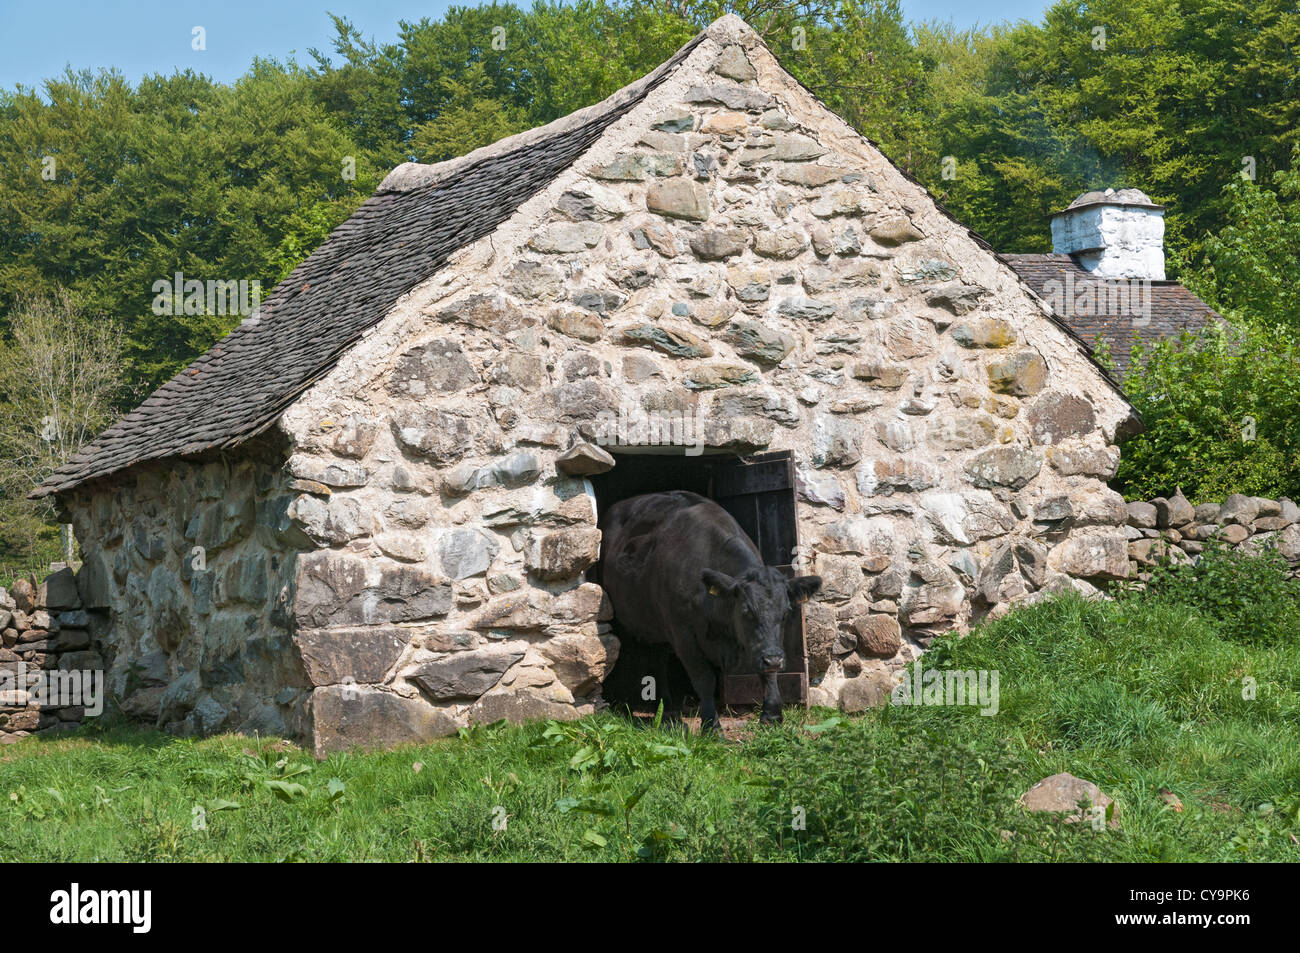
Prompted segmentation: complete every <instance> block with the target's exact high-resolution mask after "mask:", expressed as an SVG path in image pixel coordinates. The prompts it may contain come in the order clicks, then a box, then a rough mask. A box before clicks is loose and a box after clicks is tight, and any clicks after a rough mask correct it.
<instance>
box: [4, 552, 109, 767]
mask: <svg viewBox="0 0 1300 953" xmlns="http://www.w3.org/2000/svg"><path fill="white" fill-rule="evenodd" d="M88 625H89V617H88V614H87V613H86V610H85V609H84V608H83V607H82V605H81V597H80V595H79V594H78V592H77V583H76V578H75V576H74V574H73V571H72V570H71V569H67V568H64V569H60V570H58V571H57V572H55V573H53V574H51V575H50V576H49V577H48V578H47V579H46V580H45V581H44V582H42V583H40V584H39V585H36V584H33V583H32V582H31V581H30V580H28V579H19V580H17V581H16V582H14V584H13V585H12V586H10V587H9V589H8V590H7V591H6V590H4V589H0V744H11V743H13V742H15V741H18V740H19V739H22V738H26V737H28V736H29V735H51V734H57V733H59V732H63V731H69V730H71V729H74V728H77V727H79V726H80V724H81V721H82V719H83V718H84V717H85V715H86V713H87V709H88V708H89V710H90V714H91V715H95V714H98V713H99V712H100V711H101V710H102V702H103V699H104V695H103V691H102V676H103V664H104V663H103V659H102V658H101V657H100V655H99V653H98V652H97V651H96V650H95V649H94V648H92V647H91V644H90V632H89V631H88ZM96 673H98V676H99V679H100V688H99V690H98V691H96V690H95V686H94V684H93V683H91V682H88V681H86V680H85V679H84V678H83V676H89V677H90V678H91V679H93V678H95V676H96ZM65 688H66V691H65ZM87 689H89V690H87Z"/></svg>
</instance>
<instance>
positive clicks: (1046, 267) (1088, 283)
mask: <svg viewBox="0 0 1300 953" xmlns="http://www.w3.org/2000/svg"><path fill="white" fill-rule="evenodd" d="M1001 258H1002V260H1003V261H1005V262H1006V263H1007V264H1008V265H1010V266H1011V267H1012V268H1013V269H1015V271H1016V274H1018V275H1019V276H1020V277H1021V279H1022V280H1023V281H1024V282H1025V284H1027V285H1029V287H1030V288H1032V289H1033V290H1034V293H1035V294H1037V295H1038V296H1039V297H1040V298H1042V299H1043V300H1044V301H1047V302H1048V304H1051V305H1052V310H1053V311H1055V312H1056V313H1057V315H1058V317H1059V318H1060V319H1061V321H1063V322H1064V323H1065V324H1066V325H1067V326H1068V327H1069V328H1070V329H1071V330H1072V331H1073V332H1074V333H1075V335H1077V336H1078V337H1080V338H1082V339H1083V341H1084V343H1086V344H1087V345H1088V347H1089V349H1093V348H1095V347H1096V344H1097V339H1098V338H1103V339H1104V340H1105V341H1106V343H1107V344H1108V345H1109V347H1110V354H1111V357H1112V358H1113V359H1114V361H1115V364H1116V365H1117V367H1118V368H1119V370H1120V372H1121V373H1126V372H1127V371H1128V367H1129V359H1130V356H1131V352H1132V349H1133V341H1134V336H1135V335H1136V337H1137V339H1138V340H1140V341H1141V342H1142V343H1143V344H1145V345H1148V346H1149V345H1152V344H1155V343H1156V342H1157V341H1161V340H1163V339H1165V338H1170V337H1177V336H1178V335H1179V334H1181V333H1182V332H1183V331H1191V332H1192V333H1193V334H1195V333H1198V332H1200V331H1201V330H1202V329H1203V328H1204V327H1205V326H1206V325H1207V324H1209V323H1210V322H1218V321H1222V320H1223V318H1222V316H1220V315H1219V313H1218V312H1217V311H1215V310H1214V309H1213V308H1211V307H1210V306H1209V305H1208V304H1206V303H1205V302H1204V301H1202V300H1201V299H1200V298H1198V297H1196V295H1194V294H1192V293H1191V292H1190V291H1188V290H1187V289H1186V288H1184V287H1183V286H1182V285H1180V284H1179V283H1178V282H1176V281H1152V282H1150V283H1149V284H1148V285H1147V286H1146V287H1147V288H1148V289H1149V294H1148V292H1147V291H1144V290H1142V289H1141V287H1135V286H1133V285H1130V286H1129V287H1130V289H1131V291H1132V294H1133V298H1132V302H1131V306H1130V307H1127V308H1125V307H1124V306H1123V305H1122V304H1119V303H1120V302H1122V301H1123V298H1122V297H1121V296H1120V295H1119V294H1118V292H1120V291H1121V290H1123V287H1122V286H1123V285H1125V284H1128V283H1127V282H1123V281H1115V280H1107V279H1104V278H1095V277H1093V276H1092V274H1090V273H1089V272H1088V271H1086V270H1085V269H1083V268H1081V267H1079V264H1078V263H1077V262H1076V261H1075V260H1074V259H1073V258H1072V257H1071V256H1069V255H1007V254H1003V255H1002V256H1001ZM1053 282H1055V284H1053ZM1071 290H1072V291H1073V296H1074V297H1075V298H1077V296H1078V295H1080V294H1086V295H1087V296H1088V299H1089V300H1090V301H1096V302H1097V303H1098V304H1099V305H1101V307H1100V308H1099V309H1098V310H1099V312H1100V313H1095V314H1089V313H1080V311H1079V310H1078V309H1075V308H1071V307H1068V306H1063V305H1064V304H1068V302H1067V300H1066V299H1068V298H1069V297H1070V296H1071V295H1070V291H1071ZM1054 292H1055V297H1056V300H1055V301H1054V300H1053V296H1054V295H1053V293H1054ZM1094 292H1095V293H1094ZM1117 304H1119V306H1118V307H1116V305H1117ZM1148 305H1149V314H1148V313H1147V312H1148Z"/></svg>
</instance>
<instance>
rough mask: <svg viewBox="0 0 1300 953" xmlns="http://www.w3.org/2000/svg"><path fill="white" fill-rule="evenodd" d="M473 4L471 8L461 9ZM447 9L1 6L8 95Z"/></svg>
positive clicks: (369, 2)
mask: <svg viewBox="0 0 1300 953" xmlns="http://www.w3.org/2000/svg"><path fill="white" fill-rule="evenodd" d="M462 2H464V0H462ZM448 5H449V3H448V0H119V2H113V0H65V2H63V3H53V2H50V0H44V2H42V0H0V88H6V89H12V88H13V86H14V85H15V84H17V83H22V84H23V85H25V86H37V85H39V83H40V82H41V81H42V80H43V79H46V78H48V77H50V76H54V75H57V74H59V73H62V72H63V69H64V67H65V66H68V65H71V66H73V67H74V68H76V69H84V68H87V67H91V68H94V67H101V66H115V67H117V68H118V69H120V70H121V71H122V72H123V73H125V74H126V76H127V77H128V78H129V79H130V80H132V81H135V80H138V79H139V78H140V77H141V76H143V75H145V74H147V73H153V72H161V73H171V72H172V71H173V70H176V69H186V68H193V69H197V70H200V71H201V72H204V73H207V74H208V75H209V76H212V77H214V78H216V79H218V80H221V81H223V82H229V81H230V80H232V79H235V78H236V77H238V76H239V75H240V74H241V73H243V72H244V71H245V70H246V69H247V68H248V66H249V64H250V63H251V62H252V59H253V57H254V56H274V57H277V58H280V59H286V58H288V57H290V56H296V57H297V59H298V60H299V62H304V63H305V62H308V55H307V50H308V49H310V48H311V47H313V46H314V47H317V48H320V49H322V50H327V51H328V50H329V48H330V40H331V38H332V36H333V30H332V27H331V24H330V21H329V18H328V16H326V11H327V10H328V11H329V12H331V13H336V14H339V15H341V16H344V17H347V18H348V19H349V20H351V21H352V22H353V23H355V24H357V26H359V27H360V28H361V29H362V31H363V32H364V33H365V34H366V35H367V36H373V37H375V38H376V39H378V40H380V41H386V40H393V39H396V37H397V22H398V21H399V20H402V19H406V20H418V19H420V18H421V17H426V16H427V17H436V16H438V15H439V14H441V13H442V12H443V11H444V10H446V8H447V7H448ZM1048 5H1049V4H1048V2H1047V0H903V7H904V9H905V10H906V12H907V15H908V17H909V18H911V19H913V20H930V19H941V20H951V21H952V22H954V23H956V24H957V25H959V26H970V25H972V24H974V23H976V22H980V23H989V22H996V21H999V20H1018V19H1031V20H1037V19H1038V18H1039V17H1040V16H1041V14H1042V12H1043V10H1044V9H1046V7H1047V6H1048ZM195 26H201V27H203V28H204V30H205V31H206V34H207V36H206V39H207V49H206V50H205V51H202V52H199V51H196V50H194V49H192V40H193V36H192V30H193V28H194V27H195Z"/></svg>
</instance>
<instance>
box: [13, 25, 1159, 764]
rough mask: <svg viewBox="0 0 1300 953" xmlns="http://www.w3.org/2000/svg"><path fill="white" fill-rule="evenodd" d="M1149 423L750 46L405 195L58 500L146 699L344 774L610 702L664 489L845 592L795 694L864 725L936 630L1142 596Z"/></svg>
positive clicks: (133, 421) (285, 288)
mask: <svg viewBox="0 0 1300 953" xmlns="http://www.w3.org/2000/svg"><path fill="white" fill-rule="evenodd" d="M1135 424H1136V421H1135V418H1134V415H1133V411H1132V409H1131V407H1130V406H1129V405H1128V403H1127V402H1126V401H1125V399H1124V397H1123V396H1122V394H1121V393H1120V392H1119V391H1118V389H1117V388H1116V386H1115V385H1114V383H1113V382H1112V381H1111V380H1110V379H1109V378H1108V377H1107V376H1106V375H1105V374H1104V373H1103V372H1102V371H1101V370H1100V369H1099V368H1098V367H1097V366H1096V365H1095V364H1094V363H1093V361H1092V360H1091V359H1090V357H1089V354H1088V352H1087V350H1086V348H1085V347H1084V346H1083V345H1082V343H1081V342H1080V340H1079V339H1078V338H1077V337H1075V336H1074V335H1073V334H1072V333H1071V332H1070V331H1069V330H1068V328H1067V327H1066V326H1065V325H1063V323H1062V322H1061V321H1060V320H1058V318H1057V317H1056V316H1055V315H1054V314H1053V313H1052V311H1051V309H1050V308H1048V307H1047V306H1046V304H1045V303H1044V302H1043V301H1042V300H1041V299H1040V298H1039V297H1037V296H1036V295H1035V294H1034V293H1033V292H1032V291H1031V290H1030V289H1029V288H1028V287H1027V286H1026V285H1025V284H1024V283H1023V282H1022V280H1021V279H1020V278H1019V277H1018V276H1017V274H1016V272H1015V271H1014V270H1013V269H1012V268H1010V267H1009V266H1008V265H1007V264H1006V263H1005V262H1004V261H1003V260H1002V259H1000V258H999V256H998V255H996V254H995V253H994V252H993V251H992V250H991V249H990V248H989V247H988V245H987V244H985V243H984V242H983V241H981V240H980V239H979V238H978V237H977V236H975V235H973V234H972V233H971V232H970V231H968V230H967V229H966V228H964V227H962V226H961V225H960V224H959V223H957V222H955V221H953V220H952V219H951V218H950V217H949V216H948V215H947V214H946V213H945V212H944V211H943V210H942V209H941V208H939V207H938V206H937V205H936V204H935V202H934V201H933V200H932V199H931V198H930V196H929V195H928V194H927V193H926V191H925V190H924V189H923V188H921V187H920V186H919V185H917V184H916V183H915V182H913V181H911V180H910V179H908V178H907V177H906V176H904V175H903V174H902V173H900V172H899V170H898V169H896V168H894V167H893V166H892V165H891V164H890V163H889V161H888V160H886V159H885V158H884V156H883V155H882V154H881V153H880V152H879V151H878V150H877V149H876V148H875V147H874V146H873V145H872V144H871V143H870V142H869V141H867V140H866V139H864V138H862V137H861V136H860V135H858V134H857V133H856V132H854V130H853V129H852V128H850V127H849V126H848V125H847V124H846V123H845V122H843V121H842V120H841V119H839V118H838V117H837V116H835V115H834V114H833V113H831V112H830V111H829V110H828V109H827V108H826V107H825V106H824V105H823V104H822V103H821V102H819V101H818V99H817V98H816V97H815V96H814V95H812V94H811V93H810V92H809V91H808V90H807V89H805V88H803V87H802V86H801V85H800V84H799V83H798V82H796V81H795V80H794V79H793V78H792V77H791V76H789V75H788V74H787V73H786V72H784V71H783V70H782V68H781V67H780V66H779V65H778V64H777V61H776V59H775V58H774V57H773V56H772V54H771V53H770V52H769V51H768V49H767V48H766V47H765V46H764V45H763V43H762V42H761V41H760V40H759V39H758V37H757V36H756V34H755V33H754V32H753V31H752V30H751V29H750V28H749V27H747V26H746V25H745V24H744V23H742V22H741V21H740V20H738V19H737V18H735V17H733V16H727V17H723V18H722V19H720V20H718V21H717V22H716V23H714V24H713V25H712V26H711V27H709V28H708V29H707V30H705V31H704V32H703V33H701V34H700V35H699V36H697V37H696V38H695V39H694V40H692V41H691V42H690V43H688V44H687V45H686V46H684V47H683V48H682V49H681V50H680V51H679V52H678V53H677V54H676V55H674V56H673V57H672V59H670V60H669V61H668V62H666V63H664V64H663V65H662V66H661V67H660V68H658V69H657V70H655V71H654V72H653V73H651V74H650V75H648V76H646V77H645V78H644V79H642V80H640V81H638V82H636V83H634V84H632V85H630V86H628V87H627V88H625V89H623V90H620V91H619V92H617V93H615V94H614V95H613V96H611V97H610V98H609V99H607V100H605V101H604V102H602V103H599V104H597V105H595V106H592V107H590V108H587V109H584V110H580V111H579V112H576V113H574V114H573V115H571V116H567V117H565V118H563V119H560V120H557V121H556V122H554V123H551V124H550V125H548V126H545V127H542V128H539V129H535V130H532V131H529V132H525V133H522V134H520V135H517V136H514V137H511V138H509V139H505V140H502V141H500V142H498V143H496V144H494V145H492V146H489V147H487V148H484V149H480V150H478V151H476V152H473V153H471V154H469V155H467V156H464V157H462V158H459V159H454V160H451V161H448V162H443V163H439V164H436V165H418V164H405V165H402V166H399V167H398V168H397V169H395V170H394V171H393V172H392V173H391V174H390V175H389V176H388V177H387V179H386V180H385V181H384V182H383V184H382V185H381V186H380V187H379V189H378V191H377V192H376V194H375V195H374V196H373V197H372V198H370V199H369V200H367V201H366V202H365V203H364V204H363V205H362V206H361V207H360V208H359V209H358V210H357V212H356V213H355V214H354V215H353V216H352V217H351V218H350V219H348V221H346V222H345V223H344V224H343V225H341V226H340V227H339V228H338V229H336V230H335V232H334V233H333V234H332V235H331V236H330V237H329V239H328V240H327V241H326V242H325V243H324V244H323V245H322V246H321V247H320V248H319V249H317V250H316V251H315V252H314V253H313V254H312V255H311V256H310V257H309V258H308V259H307V260H306V261H305V262H303V264H302V265H301V266H299V267H298V268H297V269H296V270H295V271H294V272H293V274H292V275H290V276H289V277H288V278H287V279H286V280H285V281H284V282H283V283H282V284H281V285H280V286H279V287H278V288H277V289H276V291H275V293H274V295H273V296H272V297H271V298H270V299H269V300H268V301H267V302H266V303H265V304H264V305H263V307H262V309H261V311H260V313H259V314H258V315H257V316H256V317H255V318H254V319H251V320H248V321H245V322H244V323H243V324H242V325H241V326H240V327H239V328H238V329H237V330H236V331H234V332H233V333H232V334H231V335H230V336H229V337H227V338H226V339H225V340H223V341H221V342H220V343H219V344H218V345H216V346H215V347H214V348H213V349H212V350H211V351H210V352H208V353H207V354H205V355H204V356H203V357H201V358H200V359H199V360H197V361H196V362H195V363H194V364H193V365H191V366H190V367H188V368H187V369H186V370H184V371H183V372H182V373H180V374H179V375H177V376H176V378H174V379H173V380H172V381H170V382H169V383H167V384H166V385H165V386H163V387H162V388H161V389H160V390H159V391H158V392H156V393H155V394H154V395H153V396H151V397H150V398H149V399H148V400H146V401H145V402H144V403H143V404H142V405H141V406H140V407H139V408H137V409H136V410H135V411H133V412H132V413H131V414H129V415H128V416H127V417H125V418H124V419H123V420H122V421H121V422H119V423H118V424H116V425H114V426H113V427H111V428H110V429H109V430H107V431H106V432H105V433H104V434H103V435H102V436H101V437H99V439H97V440H96V441H95V442H94V443H93V444H92V445H90V446H88V447H87V448H86V449H85V450H84V451H82V452H81V453H80V454H78V455H77V456H76V457H75V458H74V459H72V460H71V461H69V463H68V464H67V465H66V466H64V467H63V468H62V469H60V470H59V471H58V472H57V473H56V474H55V475H53V476H52V477H51V478H50V479H49V480H48V481H47V482H46V483H45V484H44V485H43V487H42V488H41V489H40V490H39V491H38V492H39V493H42V494H56V495H57V499H58V502H59V504H60V506H61V508H62V510H63V511H64V512H65V513H66V516H67V519H68V521H69V522H71V523H72V524H73V525H74V527H75V530H76V534H77V538H78V539H79V541H80V544H81V548H82V553H83V558H84V562H83V564H82V566H81V568H80V570H79V572H78V577H77V584H78V590H79V593H80V598H81V602H82V605H83V606H84V607H85V610H86V613H87V615H88V616H89V617H90V631H91V635H92V638H93V640H94V644H95V646H96V647H97V648H98V650H99V651H100V653H101V654H102V656H103V658H104V661H105V665H106V667H107V670H108V684H109V687H110V690H111V693H112V695H113V697H114V698H115V699H116V700H117V703H118V704H119V705H120V707H121V708H122V709H123V710H124V711H126V712H128V713H129V714H131V715H133V716H135V717H138V718H142V719H145V720H148V721H150V722H156V723H157V724H158V725H159V726H160V727H163V728H165V729H167V730H170V731H178V732H185V733H198V734H208V733H212V732H217V731H228V730H238V731H244V732H252V731H260V732H263V733H271V732H274V733H284V734H288V735H290V736H294V737H299V738H301V739H303V740H304V741H306V742H308V743H310V744H313V745H314V747H315V749H316V751H317V752H318V753H324V752H327V751H330V750H335V749H338V748H342V747H347V746H350V745H354V744H368V745H380V744H391V743H397V742H401V741H406V740H414V739H423V738H429V737H433V736H440V735H446V734H450V733H453V732H455V731H456V730H457V729H458V728H459V727H460V726H463V725H466V724H470V723H475V722H492V721H496V720H498V719H501V718H508V719H511V720H521V719H526V718H534V717H548V718H570V717H575V716H577V715H580V714H582V713H585V712H590V711H592V710H594V709H595V708H598V707H600V706H601V705H602V704H604V702H603V700H602V685H603V683H604V682H605V681H606V680H607V679H609V680H610V681H611V684H612V683H613V681H614V679H613V678H612V674H614V673H615V672H616V670H617V669H618V668H619V667H620V663H619V662H618V657H619V653H620V646H619V642H618V638H617V632H618V620H617V619H616V618H613V617H612V612H611V608H610V606H609V604H608V601H607V600H604V599H603V598H602V591H601V589H600V586H599V582H598V580H599V564H598V561H599V558H600V538H601V537H600V530H599V520H600V516H601V511H602V507H605V506H608V505H609V503H610V502H611V501H613V500H615V499H618V498H621V497H624V496H627V495H630V494H633V493H639V492H646V491H648V490H654V489H664V488H668V487H681V488H689V489H695V490H697V491H699V492H701V493H705V494H707V495H710V496H712V497H714V498H716V499H718V500H719V501H720V502H722V503H723V505H725V506H727V507H728V509H730V510H731V511H732V512H733V513H735V514H736V515H737V517H738V518H739V519H740V520H741V522H742V525H744V526H746V528H747V529H748V530H749V531H750V532H751V534H752V535H754V537H755V539H756V541H757V542H758V543H759V545H760V546H761V548H762V551H763V554H764V557H765V559H767V560H768V561H769V562H770V563H772V564H773V565H781V566H789V567H790V571H791V572H816V573H819V574H820V575H821V576H822V577H823V579H824V586H823V589H822V591H821V592H820V594H819V595H818V596H817V597H816V599H815V600H813V601H811V602H809V603H808V604H807V605H806V606H805V607H804V613H803V618H802V624H801V625H798V626H794V627H792V630H791V631H790V632H789V633H788V634H787V637H788V638H789V639H790V640H791V644H792V646H793V647H794V649H795V650H793V651H790V652H788V653H787V654H788V662H787V665H788V669H789V670H788V671H787V672H786V673H785V675H784V676H783V678H782V688H783V692H784V693H785V695H786V697H787V699H789V700H790V701H791V702H795V703H798V702H804V701H806V702H811V703H814V704H825V705H840V706H841V707H843V708H845V709H848V710H860V709H861V708H863V707H865V706H866V705H868V704H872V703H875V702H878V701H879V700H881V699H882V698H883V696H884V694H885V693H886V692H887V691H888V689H889V687H890V686H891V684H892V679H893V677H894V673H895V672H896V671H897V670H898V669H900V668H901V667H902V666H903V665H905V664H906V663H907V662H909V661H910V660H912V659H913V658H915V657H916V655H917V653H918V652H920V651H922V650H923V649H924V648H925V647H926V646H927V645H928V644H929V642H930V640H931V639H932V637H933V636H934V635H935V634H936V633H939V632H943V631H945V630H951V629H957V630H962V629H965V628H966V627H967V626H968V625H969V624H970V623H971V621H972V620H977V619H979V618H981V617H983V616H985V615H987V614H988V613H990V612H994V613H996V612H1000V611H1004V609H1005V607H1006V606H1007V605H1008V604H1010V603H1012V602H1014V601H1016V600H1020V599H1025V598H1032V597H1033V595H1034V594H1035V593H1037V592H1042V591H1052V590H1055V589H1058V588H1061V587H1074V588H1078V589H1081V590H1084V591H1093V587H1094V586H1104V585H1105V584H1106V582H1107V581H1108V580H1113V579H1117V578H1122V577H1125V576H1126V575H1127V574H1128V572H1129V563H1128V559H1127V549H1126V539H1125V537H1124V535H1123V533H1122V532H1121V530H1120V527H1122V526H1123V524H1124V522H1125V518H1126V511H1125V506H1124V503H1123V501H1122V499H1121V498H1120V497H1119V496H1118V495H1117V494H1116V493H1114V492H1112V491H1111V490H1109V489H1108V488H1107V486H1106V480H1107V479H1108V478H1109V477H1110V476H1112V474H1113V472H1114V470H1115V467H1116V464H1117V462H1118V459H1119V451H1118V449H1117V446H1116V444H1117V441H1118V440H1119V439H1120V438H1121V437H1122V436H1123V435H1124V434H1125V433H1126V432H1127V431H1129V430H1131V429H1132V428H1133V427H1134V426H1135ZM631 648H632V647H630V646H628V647H625V649H628V651H627V652H626V653H625V655H624V662H623V663H622V664H623V667H624V668H626V667H627V666H628V665H634V664H639V663H632V662H628V661H627V660H628V659H632V658H634V657H635V653H634V652H631V651H630V649H631ZM631 674H632V675H633V676H636V675H637V674H638V672H636V671H635V670H634V671H632V672H631ZM752 687H753V685H752V682H751V681H749V680H747V676H746V673H729V674H728V677H727V679H726V688H725V690H724V691H725V695H726V698H727V700H729V701H732V702H743V701H745V700H746V699H747V697H748V696H749V694H750V693H751V690H752Z"/></svg>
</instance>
